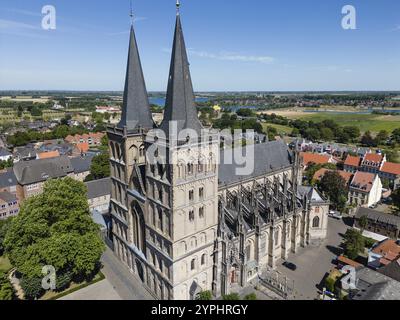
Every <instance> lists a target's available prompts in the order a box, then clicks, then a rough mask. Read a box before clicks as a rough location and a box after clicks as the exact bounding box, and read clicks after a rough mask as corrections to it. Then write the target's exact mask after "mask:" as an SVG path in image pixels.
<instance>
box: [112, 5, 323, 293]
mask: <svg viewBox="0 0 400 320" xmlns="http://www.w3.org/2000/svg"><path fill="white" fill-rule="evenodd" d="M172 124H174V125H172ZM171 131H174V132H175V133H179V136H178V137H177V136H176V134H175V135H174V133H172V132H171ZM180 132H191V133H195V134H186V135H182V134H180ZM196 133H197V134H199V135H200V136H201V138H199V137H198V136H196ZM107 135H108V138H109V148H110V165H111V181H112V182H111V183H112V187H111V190H112V191H111V204H110V216H111V230H110V238H111V240H112V243H113V248H114V252H115V254H116V256H117V257H118V258H119V259H120V260H121V261H122V262H123V263H124V264H125V265H126V266H127V267H128V268H129V269H130V270H131V272H132V273H133V274H135V275H136V276H137V277H138V278H140V279H141V281H142V282H143V286H145V287H146V288H147V289H148V290H149V291H150V292H152V294H153V296H154V297H155V298H157V299H168V300H191V299H196V297H197V295H198V294H199V293H200V292H203V291H210V292H212V294H213V296H214V297H216V298H217V297H221V296H223V295H225V294H229V293H232V292H238V291H239V290H240V289H241V288H244V287H246V286H248V285H249V284H250V281H252V280H254V279H256V278H257V277H259V276H260V275H261V273H262V271H263V270H264V269H266V268H271V269H274V268H275V267H276V265H277V264H278V263H282V261H284V260H285V259H287V258H288V255H289V254H290V253H296V252H297V251H298V249H299V248H300V247H306V246H308V245H312V244H314V243H319V242H320V241H322V240H323V239H324V238H325V237H326V233H327V223H328V221H327V219H328V208H329V203H328V202H327V201H326V200H325V199H324V198H323V196H322V195H320V194H319V193H318V192H317V191H316V190H315V189H313V188H311V187H305V186H302V185H301V180H302V170H301V165H300V163H301V159H300V158H299V153H298V152H296V151H291V150H290V149H289V148H288V146H287V145H286V144H285V143H284V142H283V141H273V142H265V143H256V144H254V145H252V146H247V147H245V148H244V149H247V148H248V149H250V148H251V150H252V153H251V154H252V158H253V161H254V165H253V168H252V171H251V173H246V175H243V174H238V170H237V169H238V167H239V166H240V165H237V164H235V161H229V159H226V157H227V153H226V152H225V151H226V149H227V148H229V147H231V146H227V145H226V144H224V143H221V141H222V139H221V136H220V133H219V132H218V131H216V130H213V129H205V128H203V126H202V124H201V122H200V121H199V119H198V113H197V109H196V105H195V96H194V91H193V86H192V80H191V75H190V70H189V61H188V56H187V52H186V46H185V40H184V36H183V31H182V24H181V16H180V13H179V7H178V11H177V16H176V26H175V34H174V40H173V48H172V57H171V65H170V71H169V77H168V87H167V96H166V105H165V111H164V118H163V121H162V123H161V124H160V125H159V126H157V125H156V124H155V123H154V121H153V119H152V114H151V111H150V105H149V101H148V94H147V90H146V85H145V81H144V77H143V70H142V66H141V62H140V57H139V52H138V47H137V42H136V38H135V32H134V29H133V25H132V27H131V31H130V42H129V53H128V64H127V70H126V80H125V89H124V95H123V107H122V116H121V121H120V122H119V124H118V125H115V126H109V127H108V128H107ZM173 137H174V138H173ZM150 150H151V156H150V152H149V151H150ZM249 154H250V153H249Z"/></svg>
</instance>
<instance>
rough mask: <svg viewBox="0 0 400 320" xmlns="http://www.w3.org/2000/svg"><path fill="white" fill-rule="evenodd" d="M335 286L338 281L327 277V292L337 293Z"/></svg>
mask: <svg viewBox="0 0 400 320" xmlns="http://www.w3.org/2000/svg"><path fill="white" fill-rule="evenodd" d="M335 284H336V280H335V279H333V278H331V277H327V278H326V279H325V286H326V290H328V291H330V292H332V293H334V292H335Z"/></svg>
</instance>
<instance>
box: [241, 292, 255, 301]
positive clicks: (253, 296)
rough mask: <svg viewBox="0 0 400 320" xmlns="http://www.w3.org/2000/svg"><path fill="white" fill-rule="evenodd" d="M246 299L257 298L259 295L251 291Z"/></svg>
mask: <svg viewBox="0 0 400 320" xmlns="http://www.w3.org/2000/svg"><path fill="white" fill-rule="evenodd" d="M244 300H257V295H256V294H255V293H250V294H248V295H247V296H245V297H244Z"/></svg>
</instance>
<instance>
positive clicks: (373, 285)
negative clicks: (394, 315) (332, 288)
mask: <svg viewBox="0 0 400 320" xmlns="http://www.w3.org/2000/svg"><path fill="white" fill-rule="evenodd" d="M341 282H342V287H343V286H344V284H345V282H346V277H344V278H342V279H341ZM349 299H351V300H370V301H374V300H400V282H398V281H396V280H394V279H392V278H389V277H388V276H386V275H384V274H381V273H379V272H377V271H374V270H372V269H369V268H367V267H364V268H361V269H358V270H357V272H356V273H355V289H354V290H352V291H351V292H350V293H349Z"/></svg>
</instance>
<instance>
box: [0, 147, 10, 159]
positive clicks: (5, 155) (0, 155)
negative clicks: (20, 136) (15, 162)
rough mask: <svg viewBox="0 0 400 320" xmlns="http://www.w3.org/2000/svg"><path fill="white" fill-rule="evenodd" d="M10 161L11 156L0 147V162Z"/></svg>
mask: <svg viewBox="0 0 400 320" xmlns="http://www.w3.org/2000/svg"><path fill="white" fill-rule="evenodd" d="M10 159H12V154H11V153H10V152H9V151H8V150H7V149H5V148H3V147H0V161H8V160H10Z"/></svg>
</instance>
